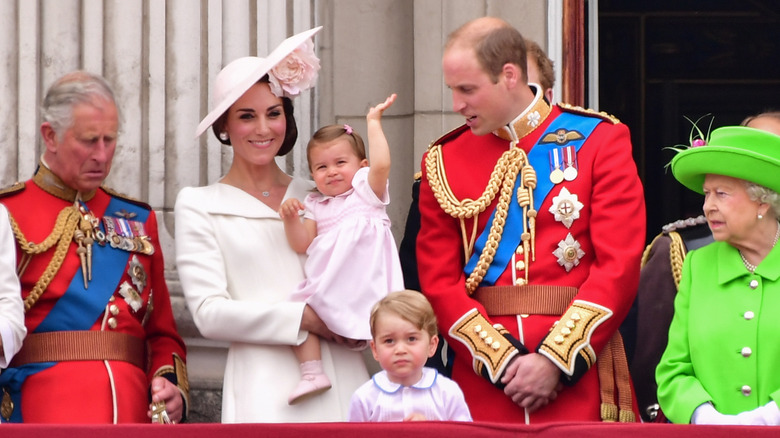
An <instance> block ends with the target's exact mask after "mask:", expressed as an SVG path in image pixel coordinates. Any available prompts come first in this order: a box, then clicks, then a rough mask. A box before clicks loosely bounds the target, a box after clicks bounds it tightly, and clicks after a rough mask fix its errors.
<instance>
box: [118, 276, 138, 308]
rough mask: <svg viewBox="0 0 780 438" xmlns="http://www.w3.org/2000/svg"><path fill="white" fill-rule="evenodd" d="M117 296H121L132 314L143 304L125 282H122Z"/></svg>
mask: <svg viewBox="0 0 780 438" xmlns="http://www.w3.org/2000/svg"><path fill="white" fill-rule="evenodd" d="M119 295H122V297H123V298H124V299H125V302H126V303H127V305H128V306H130V308H131V309H133V311H134V312H137V311H138V310H139V309H140V308H141V305H142V304H143V300H142V299H141V295H140V294H139V293H138V292H137V291H136V290H135V289H133V286H130V283H128V282H126V281H123V282H122V284H121V285H120V286H119Z"/></svg>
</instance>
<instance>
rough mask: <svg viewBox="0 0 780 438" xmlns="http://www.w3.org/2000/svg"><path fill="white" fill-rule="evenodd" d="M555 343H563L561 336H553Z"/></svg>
mask: <svg viewBox="0 0 780 438" xmlns="http://www.w3.org/2000/svg"><path fill="white" fill-rule="evenodd" d="M553 340H554V341H555V343H556V344H563V336H561V335H558V336H556V337H555V338H553Z"/></svg>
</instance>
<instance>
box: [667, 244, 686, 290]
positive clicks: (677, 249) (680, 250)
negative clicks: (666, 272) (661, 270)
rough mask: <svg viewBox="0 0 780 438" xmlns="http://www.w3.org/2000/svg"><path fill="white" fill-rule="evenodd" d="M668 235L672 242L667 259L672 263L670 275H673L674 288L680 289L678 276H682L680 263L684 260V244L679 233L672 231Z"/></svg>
mask: <svg viewBox="0 0 780 438" xmlns="http://www.w3.org/2000/svg"><path fill="white" fill-rule="evenodd" d="M669 237H670V238H671V239H672V244H671V245H669V261H670V263H671V265H672V276H673V277H674V287H675V289H677V290H679V289H680V278H682V265H683V261H684V260H685V254H686V253H687V251H686V250H685V244H684V243H683V240H682V237H681V236H680V233H678V232H677V231H672V232H671V233H669Z"/></svg>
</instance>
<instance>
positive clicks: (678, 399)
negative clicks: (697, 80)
mask: <svg viewBox="0 0 780 438" xmlns="http://www.w3.org/2000/svg"><path fill="white" fill-rule="evenodd" d="M672 173H673V174H674V176H675V178H677V180H678V181H680V182H681V183H682V184H683V185H685V186H686V187H688V188H689V189H691V190H693V191H696V192H698V193H703V194H704V214H705V216H706V218H707V222H708V224H709V227H710V229H711V230H712V234H713V237H714V238H715V242H714V243H712V244H710V245H707V246H705V247H703V248H700V249H697V250H694V251H691V252H690V253H689V254H688V255H687V257H686V258H685V262H684V265H683V274H682V279H681V281H680V288H679V293H678V295H677V297H676V299H675V312H674V318H673V320H672V324H671V326H670V328H669V343H668V345H667V347H666V350H665V352H664V354H663V356H662V358H661V362H660V363H659V364H658V367H657V368H656V381H657V383H658V400H659V403H660V405H661V409H662V410H663V412H664V414H665V415H666V417H667V418H668V419H669V420H671V421H672V422H674V423H694V424H763V425H780V410H778V405H777V400H778V399H780V372H778V366H780V341H778V340H779V339H780V324H778V323H777V314H778V312H780V248H778V249H776V248H775V246H776V244H777V241H778V237H780V225H779V224H778V216H779V215H780V200H779V199H778V192H780V177H778V175H779V174H780V136H777V135H774V134H771V133H769V132H766V131H762V130H758V129H754V128H748V127H742V126H739V127H737V126H733V127H724V128H719V129H716V130H714V131H713V132H712V135H711V137H710V139H709V141H707V142H706V144H704V145H701V146H696V147H691V148H689V149H686V150H684V151H682V152H680V153H678V154H677V155H676V156H675V157H674V159H673V160H672Z"/></svg>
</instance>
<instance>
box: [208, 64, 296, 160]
mask: <svg viewBox="0 0 780 438" xmlns="http://www.w3.org/2000/svg"><path fill="white" fill-rule="evenodd" d="M262 82H265V83H268V75H265V76H263V77H262V78H260V80H259V81H257V83H258V84H259V83H262ZM282 109H283V110H284V120H285V123H286V126H285V130H284V141H282V147H280V148H279V152H277V153H276V156H277V157H281V156H283V155H287V154H288V153H290V151H291V150H292V148H293V146H295V142H296V141H298V124H297V123H295V114H294V111H295V108H294V107H293V103H292V99H290V98H289V97H282ZM227 114H228V111H225V112H224V113H222V115H220V116H219V118H217V120H215V121H214V124H212V125H211V132H213V133H214V136H215V137H217V140H218V141H219V142H220V143H222V144H225V145H230V144H231V143H230V138H228V139H227V140H222V139H221V138H219V133H220V132H222V130H223V129H224V128H225V122H226V121H227Z"/></svg>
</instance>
